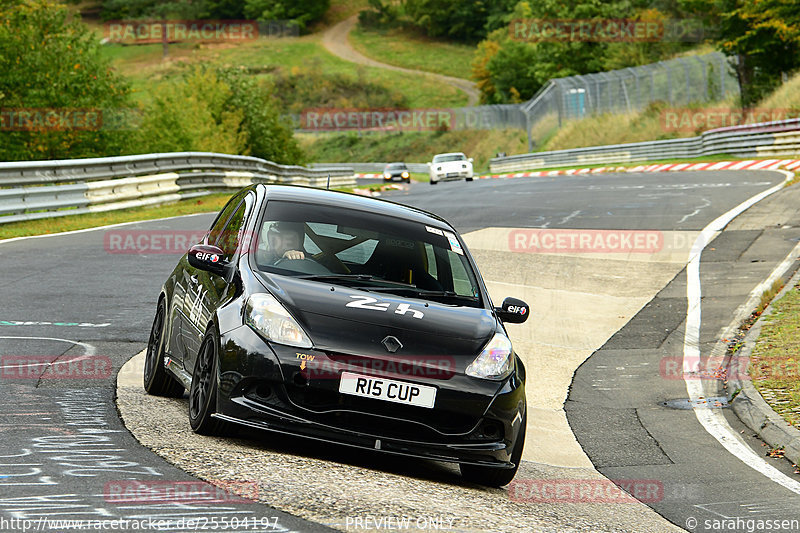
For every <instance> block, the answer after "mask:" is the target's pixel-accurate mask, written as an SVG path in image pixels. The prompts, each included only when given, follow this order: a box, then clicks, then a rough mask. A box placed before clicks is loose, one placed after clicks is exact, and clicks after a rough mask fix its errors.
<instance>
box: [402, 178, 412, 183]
mask: <svg viewBox="0 0 800 533" xmlns="http://www.w3.org/2000/svg"><path fill="white" fill-rule="evenodd" d="M403 181H405V182H406V183H411V178H406V179H404V180H403Z"/></svg>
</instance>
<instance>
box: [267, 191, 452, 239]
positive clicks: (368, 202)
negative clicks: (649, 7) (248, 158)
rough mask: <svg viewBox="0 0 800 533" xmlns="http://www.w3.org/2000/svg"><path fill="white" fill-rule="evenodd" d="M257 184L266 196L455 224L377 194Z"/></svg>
mask: <svg viewBox="0 0 800 533" xmlns="http://www.w3.org/2000/svg"><path fill="white" fill-rule="evenodd" d="M258 187H263V190H264V192H265V194H266V197H267V200H283V201H288V202H304V203H311V204H317V205H324V206H329V207H337V208H341V209H354V210H358V211H367V212H370V213H379V214H383V215H386V216H392V217H396V218H402V219H406V220H411V221H414V222H419V223H421V224H433V225H442V224H444V225H445V226H447V227H448V228H452V226H451V225H450V224H449V223H448V222H447V221H446V220H444V219H443V218H441V217H439V216H437V215H435V214H433V213H428V212H427V211H423V210H422V209H417V208H415V207H409V206H405V205H400V204H396V203H394V202H390V201H387V200H380V199H378V198H370V197H368V196H360V195H358V194H351V193H346V192H342V191H330V190H326V189H314V188H311V187H299V186H293V185H263V184H259V185H258Z"/></svg>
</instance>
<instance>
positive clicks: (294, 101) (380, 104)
mask: <svg viewBox="0 0 800 533" xmlns="http://www.w3.org/2000/svg"><path fill="white" fill-rule="evenodd" d="M273 80H274V82H273V83H274V85H275V95H276V97H277V98H278V99H279V100H280V102H281V104H282V107H283V108H284V109H286V110H287V111H289V112H290V113H302V112H303V111H304V110H306V109H311V108H347V109H367V108H372V109H374V108H392V109H398V108H399V109H405V108H408V99H407V98H406V97H405V96H404V95H403V94H402V93H401V92H400V91H391V90H389V89H387V88H386V87H385V86H383V85H380V84H377V83H372V82H369V81H367V80H366V79H364V78H363V77H361V76H359V77H354V76H348V75H345V74H322V73H320V72H319V69H314V68H309V69H307V70H306V69H302V70H300V69H293V70H292V71H290V72H286V71H284V70H279V71H277V72H275V73H274V74H273Z"/></svg>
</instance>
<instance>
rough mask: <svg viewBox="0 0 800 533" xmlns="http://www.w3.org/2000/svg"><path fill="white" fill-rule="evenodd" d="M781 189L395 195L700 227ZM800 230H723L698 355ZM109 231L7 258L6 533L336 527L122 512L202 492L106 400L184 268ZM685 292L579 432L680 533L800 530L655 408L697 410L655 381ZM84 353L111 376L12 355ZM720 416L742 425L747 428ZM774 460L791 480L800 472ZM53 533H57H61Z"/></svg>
mask: <svg viewBox="0 0 800 533" xmlns="http://www.w3.org/2000/svg"><path fill="white" fill-rule="evenodd" d="M782 180H783V175H781V174H779V173H766V172H697V173H668V174H605V175H593V176H573V177H558V178H553V179H549V178H545V179H509V180H504V179H495V180H477V181H474V182H471V183H466V182H453V183H441V184H439V185H436V186H435V187H431V186H430V185H428V184H421V183H413V184H412V185H411V187H410V188H409V189H408V190H407V191H397V192H392V193H388V194H386V195H385V196H384V197H385V198H387V199H390V200H392V201H397V202H401V203H405V204H409V205H414V206H417V207H421V208H423V209H426V210H429V211H432V212H435V213H437V214H439V215H441V216H443V217H445V218H446V219H448V220H449V221H450V222H452V223H453V224H454V225H455V226H456V228H458V229H459V231H461V232H467V231H472V230H477V229H481V228H486V227H545V228H564V229H568V228H580V229H644V230H700V229H702V228H703V227H705V225H706V224H708V223H709V222H710V221H711V220H713V219H714V218H716V217H717V216H719V215H720V214H722V213H724V212H725V211H727V210H728V209H730V208H732V207H733V206H735V205H737V204H739V203H740V202H742V201H744V200H746V199H747V198H749V197H751V196H752V195H754V194H756V193H758V192H760V191H763V190H765V189H767V188H769V187H771V186H773V185H775V184H777V183H779V182H780V181H782ZM778 194H779V195H780V194H782V193H778ZM767 201H771V200H767ZM765 202H766V201H765ZM210 221H211V216H210V215H198V216H193V217H183V218H181V219H173V220H164V221H153V222H146V223H139V224H134V225H126V226H124V227H122V228H120V230H147V231H151V230H154V229H158V230H165V231H167V230H169V231H173V230H187V231H202V230H203V229H204V228H205V227H207V226H208V224H209V223H210ZM797 222H798V224H797V225H795V226H794V227H790V228H782V227H781V228H768V230H766V231H762V230H759V229H741V230H738V231H731V232H724V233H723V234H722V235H721V236H720V237H718V241H719V242H717V241H715V242H713V243H712V244H711V247H710V248H709V249H708V251H707V252H706V253H704V255H703V264H702V268H701V276H702V281H703V283H704V287H709V288H710V289H711V290H710V292H705V291H704V294H705V295H706V298H705V300H704V305H708V307H707V311H704V314H703V323H702V328H701V341H702V342H703V343H712V342H714V341H715V340H716V338H715V335H717V334H718V332H719V330H720V328H721V327H723V326H724V325H727V322H728V321H729V320H730V317H731V316H732V314H733V312H734V310H735V309H736V307H737V306H738V305H740V304H741V303H742V302H743V301H744V300H745V299H746V294H747V293H748V292H749V291H750V290H751V289H752V287H754V286H755V285H756V284H757V283H758V282H760V281H761V280H762V279H763V278H765V277H766V276H767V275H768V274H769V272H770V271H771V270H772V268H774V266H775V265H776V264H777V263H778V262H780V260H782V259H783V257H785V255H786V254H787V253H788V251H789V250H791V249H792V248H793V247H794V245H795V244H796V239H798V238H800V229H798V227H800V220H798V221H797ZM786 225H789V226H791V224H786ZM109 231H115V230H114V229H102V230H96V231H88V232H80V233H74V234H69V235H62V236H53V237H45V238H33V239H24V240H17V241H13V242H7V243H2V244H0V254H1V255H0V257H2V267H3V276H2V280H1V281H0V288H2V291H3V292H2V294H3V300H2V301H3V306H2V311H0V312H1V313H2V315H1V316H0V350H1V351H2V356H3V358H4V359H3V363H2V366H3V369H2V370H3V376H2V380H0V390H2V392H3V394H2V395H0V412H2V413H3V415H2V417H1V418H0V420H2V422H0V424H1V425H0V432H1V434H2V436H3V437H2V440H0V456H1V457H0V458H1V459H2V461H0V530H3V531H13V530H15V529H21V527H20V528H15V527H14V525H15V523H14V522H11V521H12V519H17V520H19V519H28V520H34V521H37V523H38V524H40V525H41V524H42V520H43V518H44V517H46V518H48V519H49V520H54V519H65V518H67V519H81V518H85V519H113V518H127V519H143V520H155V521H156V523H157V521H158V520H167V521H168V522H164V523H163V524H165V527H166V528H167V529H169V530H171V531H180V530H184V531H195V530H197V531H199V530H202V529H203V528H202V527H198V523H195V524H193V527H189V526H187V527H184V528H183V529H181V527H180V526H181V525H186V523H185V519H187V518H188V517H192V516H193V517H196V518H197V519H198V520H199V521H201V522H203V523H205V524H209V523H210V521H211V520H212V519H213V518H214V517H216V518H217V523H220V521H221V520H227V521H228V523H231V522H230V521H231V520H232V519H233V517H237V518H238V519H239V521H240V523H247V522H246V520H249V521H250V523H251V524H257V525H259V526H264V527H263V528H261V529H257V528H254V527H249V528H248V529H247V530H248V531H254V530H264V531H268V530H276V529H273V528H272V526H274V525H275V524H278V529H277V530H302V531H311V530H323V529H325V528H324V527H323V526H321V525H318V524H313V523H310V522H307V521H303V520H300V519H297V518H295V517H292V516H289V515H287V514H284V513H281V512H280V511H276V510H273V509H270V508H267V507H265V506H261V505H257V504H250V503H242V502H240V501H238V500H237V499H236V498H234V497H228V498H226V497H224V496H220V494H219V493H214V494H215V497H216V500H214V501H210V502H206V501H204V500H203V498H204V497H205V496H204V495H205V494H206V493H205V492H202V491H201V492H202V494H201V495H200V496H198V497H197V498H195V500H191V501H190V500H187V499H183V500H180V499H172V500H170V499H169V498H166V499H165V498H160V497H159V495H158V494H156V496H155V497H153V498H151V499H150V500H149V501H148V500H147V498H143V497H141V495H140V493H137V496H138V497H136V498H133V501H123V502H120V500H121V498H120V497H119V492H114V491H115V490H117V491H118V490H119V487H120V486H123V487H125V486H126V485H125V484H124V483H122V482H128V483H130V482H131V481H132V480H133V481H140V482H145V483H150V485H147V488H149V489H151V490H153V491H156V492H157V491H158V490H159V487H162V486H160V485H158V484H157V482H160V483H167V484H170V483H171V484H172V486H173V487H174V486H183V485H180V483H182V482H186V481H191V480H192V479H193V478H191V477H190V476H188V475H187V474H185V473H184V472H182V471H180V470H178V469H176V468H174V467H172V466H170V465H169V464H168V463H166V462H165V461H164V460H162V459H161V458H159V457H158V456H155V455H154V454H152V453H151V452H150V451H149V450H147V449H146V448H144V447H143V446H141V445H139V444H138V443H137V442H136V441H135V440H134V439H133V437H132V436H131V435H130V434H129V433H128V432H127V431H126V430H125V428H124V427H123V426H122V424H121V422H120V420H119V418H118V416H117V413H116V410H115V409H114V403H113V395H114V386H113V377H114V374H115V373H116V371H117V370H118V369H119V368H120V366H121V365H122V364H123V363H124V362H125V361H126V360H127V359H128V358H129V357H130V356H131V355H133V354H135V353H138V352H139V351H141V350H142V349H144V347H145V343H146V340H147V336H148V333H149V329H150V324H151V320H152V316H153V311H154V303H155V300H156V297H157V294H158V289H159V287H160V284H161V283H162V281H163V280H164V279H165V278H166V276H167V275H168V274H169V272H170V271H171V270H172V268H173V267H174V265H175V263H176V261H177V257H176V256H175V255H174V254H159V253H154V254H122V253H114V251H113V250H110V249H109V243H108V241H107V240H106V241H105V243H104V237H105V239H107V238H108V237H107V235H108V233H109ZM793 239H795V240H793ZM685 294H686V291H685V274H684V273H681V274H679V275H678V276H677V277H676V278H675V279H674V280H673V281H672V283H671V284H670V285H669V286H668V287H666V288H665V289H664V290H663V291H662V292H661V293H659V295H658V297H657V298H656V299H655V300H654V301H653V302H651V304H649V305H648V306H646V307H645V309H643V310H642V311H641V312H640V313H639V314H638V315H637V316H636V317H634V319H633V320H632V321H631V322H630V323H629V324H628V325H627V326H626V327H625V328H623V329H622V330H621V331H620V332H618V334H617V335H615V336H614V337H613V338H612V339H611V340H610V341H609V342H608V343H607V344H606V346H604V347H603V348H602V349H601V350H599V351H598V352H596V353H595V354H594V355H593V356H592V357H591V358H590V359H589V360H588V361H587V362H586V363H585V364H584V365H583V366H582V367H581V368H580V369H579V371H578V373H577V374H576V377H575V382H574V384H573V388H572V391H571V394H570V398H569V401H568V402H567V406H566V407H567V412H568V415H569V421H570V424H571V426H572V428H573V430H574V431H575V433H576V435H577V437H578V440H579V442H580V443H581V445H582V446H583V447H584V450H585V451H586V453H587V454H588V456H589V457H590V458H591V459H592V462H593V464H594V465H595V467H597V468H598V469H599V470H600V471H601V472H602V473H603V474H605V475H607V476H608V477H610V478H612V479H622V478H626V479H650V480H657V481H659V482H660V483H662V484H663V486H664V497H663V498H660V499H659V501H656V502H653V503H650V505H651V506H652V507H653V508H654V509H656V510H657V511H658V512H659V513H660V514H662V515H663V516H665V517H667V518H668V519H669V520H671V521H672V522H674V523H675V524H677V525H680V526H681V527H686V520H687V519H688V518H690V517H694V518H696V519H697V520H698V521H699V526H698V527H697V528H696V529H694V530H696V531H703V530H707V531H711V530H714V529H707V528H706V529H704V520H707V519H709V520H713V519H721V518H725V517H727V518H731V517H742V518H751V519H752V518H776V517H779V518H789V519H791V518H795V519H797V518H798V512H797V509H800V505H799V504H800V498H798V497H797V495H795V494H793V493H791V492H790V491H788V490H786V489H784V488H782V487H780V486H778V485H777V484H775V483H773V482H772V481H769V480H767V479H766V478H764V477H763V476H761V475H760V474H757V473H756V472H755V471H753V470H752V469H751V468H749V467H748V466H746V465H745V464H744V463H742V462H741V461H740V460H739V459H737V458H735V457H733V456H732V455H730V454H729V453H728V452H727V451H725V449H723V448H722V446H720V445H719V444H718V443H717V442H716V441H715V440H714V439H713V438H712V437H711V436H710V435H709V434H708V433H707V432H706V431H705V430H704V429H703V427H701V426H700V425H699V423H698V422H697V419H696V418H695V417H694V415H693V414H692V411H688V410H687V411H682V410H677V409H669V408H667V407H664V406H662V405H661V402H664V401H666V400H670V399H680V398H685V397H686V389H685V385H684V384H683V382H682V381H680V380H669V379H663V376H659V375H658V374H657V373H656V374H655V375H654V374H653V373H652V370H653V368H656V369H657V368H658V365H659V361H660V359H661V358H663V357H664V356H665V355H666V356H672V355H677V351H676V350H677V349H678V348H677V346H678V345H681V343H680V342H676V339H681V340H682V338H683V337H682V331H681V328H682V318H684V317H685V316H686V313H685V305H686V298H685ZM706 302H708V304H707V303H706ZM534 312H536V310H534ZM539 312H546V310H540V311H539ZM81 355H92V356H94V358H95V359H94V360H100V361H108V363H110V368H111V369H112V371H111V372H99V373H97V372H96V373H95V375H93V376H92V378H90V379H86V374H85V373H83V374H80V379H70V378H64V377H63V376H62V377H60V378H58V377H59V376H58V374H57V372H56V371H55V370H54V369H55V368H57V365H56V366H54V365H47V364H42V365H41V366H40V367H39V368H40V369H41V372H43V373H44V375H42V376H41V379H40V378H39V377H37V376H36V375H35V374H34V375H31V373H30V369H29V368H28V369H27V370H26V372H27V373H26V374H25V375H24V376H22V375H20V372H21V371H20V370H19V368H18V367H15V366H14V364H16V363H17V362H18V361H19V360H18V359H13V358H14V357H17V358H23V360H27V361H29V362H30V361H31V360H34V359H33V357H32V356H59V357H61V358H64V357H66V358H69V357H71V356H81ZM97 356H100V358H98V357H97ZM9 358H11V359H9ZM25 358H27V359H25ZM104 358H107V359H104ZM9 361H10V362H9ZM642 363H648V364H649V365H650V366H649V367H648V366H645V365H643V364H642ZM620 368H622V369H623V370H625V374H624V375H622V374H620ZM647 368H649V370H650V372H649V373H648V372H647V371H646V370H645V369H647ZM48 369H49V373H48ZM56 378H58V379H56ZM528 386H529V387H530V386H535V383H534V382H529V385H528ZM682 387H683V388H682ZM725 413H726V418H727V419H728V420H729V422H730V424H731V425H733V426H734V427H735V428H737V429H738V430H742V429H743V428H741V427H740V426H739V425H737V421H736V419H735V417H734V416H733V415H732V413H728V412H727V410H725ZM745 433H746V432H745ZM751 444H752V446H753V448H754V449H756V450H757V451H758V452H759V453H762V454H763V447H762V446H761V443H760V442H758V441H757V440H755V439H751ZM356 460H357V459H356ZM773 464H775V465H777V466H778V467H779V468H781V469H783V470H784V471H785V472H787V473H788V474H789V475H791V465H788V464H782V463H781V462H775V463H773ZM412 470H413V469H412ZM411 475H413V471H412V473H411ZM121 484H122V485H121ZM193 488H195V489H197V487H193ZM228 488H230V489H232V490H234V491H235V490H240V491H241V492H244V493H245V494H246V493H247V489H248V487H246V486H244V487H241V486H237V485H236V484H235V483H231V484H229V485H228ZM122 499H124V498H122ZM220 499H222V500H223V501H221V502H220V501H218V500H220ZM164 500H166V501H164ZM187 502H188V503H187ZM3 519H5V520H6V522H2V520H3ZM180 519H184V523H183V524H180V523H179V520H180ZM151 523H152V522H151ZM16 524H17V525H19V522H16ZM50 525H51V528H50V529H49V530H58V529H53V528H52V523H50ZM711 525H712V526H713V525H714V524H711ZM153 529H156V528H153ZM739 529H741V530H747V525H743V527H742V528H739ZM39 530H48V529H47V528H46V527H40V529H39ZM229 530H230V528H229ZM239 530H245V529H244V528H240V529H239ZM715 530H730V528H726V527H721V528H718V529H715Z"/></svg>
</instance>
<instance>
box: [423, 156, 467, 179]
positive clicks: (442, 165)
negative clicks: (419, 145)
mask: <svg viewBox="0 0 800 533" xmlns="http://www.w3.org/2000/svg"><path fill="white" fill-rule="evenodd" d="M428 176H429V178H430V182H431V185H436V184H437V183H439V182H440V181H446V180H460V179H462V178H465V179H466V180H467V181H472V158H471V157H470V158H467V156H466V155H464V154H463V153H461V152H453V153H449V154H436V155H435V156H433V161H431V162H430V163H428Z"/></svg>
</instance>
